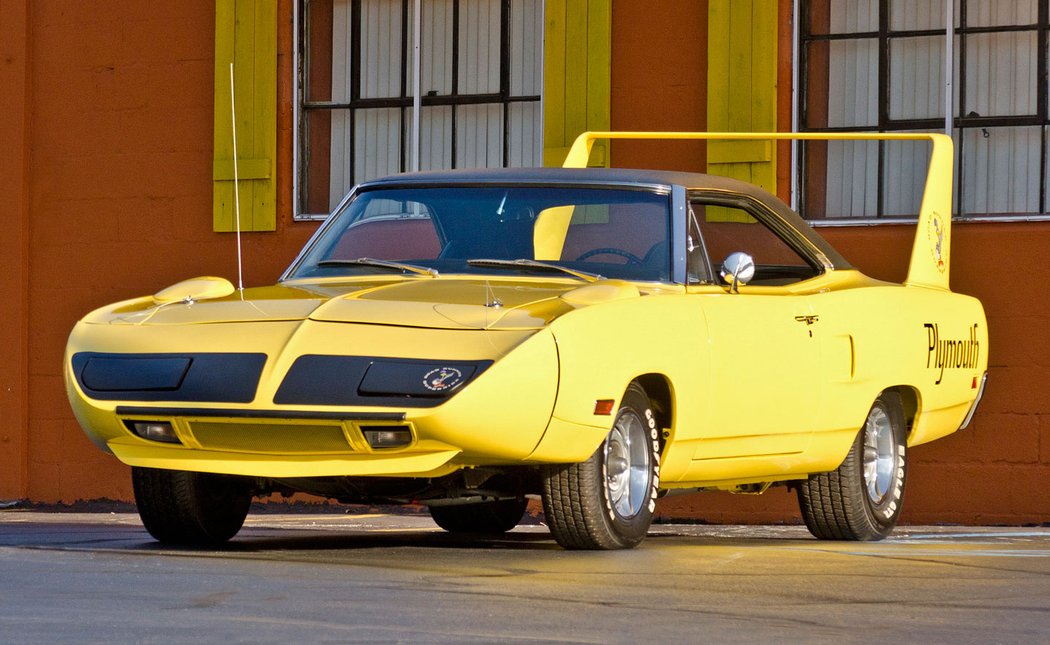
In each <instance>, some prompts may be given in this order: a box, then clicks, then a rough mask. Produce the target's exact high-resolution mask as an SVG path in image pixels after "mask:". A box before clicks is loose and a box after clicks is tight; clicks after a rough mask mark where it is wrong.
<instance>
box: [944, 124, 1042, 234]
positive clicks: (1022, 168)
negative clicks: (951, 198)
mask: <svg viewBox="0 0 1050 645" xmlns="http://www.w3.org/2000/svg"><path fill="white" fill-rule="evenodd" d="M1041 133H1042V128H1039V127H1025V128H966V129H964V130H962V145H961V146H960V148H961V151H960V152H961V155H962V161H963V164H962V176H961V177H960V178H959V185H960V187H961V189H962V199H961V201H962V204H961V209H962V212H964V213H968V214H986V213H1035V212H1039V172H1040V170H1039V169H1040V163H1039V155H1040V143H1041V141H1040V137H1041Z"/></svg>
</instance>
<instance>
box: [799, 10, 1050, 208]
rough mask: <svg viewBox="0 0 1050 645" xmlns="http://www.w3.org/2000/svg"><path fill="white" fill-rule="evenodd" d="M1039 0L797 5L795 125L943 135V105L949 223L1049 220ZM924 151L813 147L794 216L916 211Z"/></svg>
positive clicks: (1043, 27) (858, 145)
mask: <svg viewBox="0 0 1050 645" xmlns="http://www.w3.org/2000/svg"><path fill="white" fill-rule="evenodd" d="M1048 5H1050V3H1048V2H1047V1H1046V0H1041V1H1040V0H996V2H992V1H991V0H954V4H953V5H948V4H947V3H946V2H945V0H849V1H844V2H839V1H838V0H803V1H802V2H801V4H800V14H801V15H800V20H799V56H800V65H799V70H800V71H799V73H800V79H799V80H800V88H801V92H800V104H799V105H798V114H799V126H800V127H799V129H800V130H803V131H818V132H819V131H831V132H833V131H848V130H878V131H882V132H887V131H925V132H930V131H941V132H943V131H945V130H946V128H947V123H946V113H947V109H948V108H947V106H949V105H950V106H951V110H952V115H953V118H952V122H951V127H952V135H953V138H954V140H955V144H956V162H957V166H956V185H955V200H954V201H955V209H956V215H957V216H962V217H969V218H983V217H989V216H990V217H996V218H1002V217H1007V218H1009V217H1011V216H1012V217H1015V218H1031V217H1033V216H1040V215H1045V214H1047V213H1048V212H1050V208H1048V206H1050V204H1048V199H1050V196H1048V195H1047V173H1048V163H1047V161H1048V160H1047V155H1048V147H1047V137H1048V135H1050V120H1048V115H1047V80H1046V76H1047V57H1048V45H1047V30H1048V10H1050V6H1048ZM949 15H951V16H952V23H953V25H954V29H953V33H954V37H953V39H952V42H951V43H948V42H947V38H946V31H947V29H946V25H947V20H948V16H949ZM946 52H951V53H952V55H951V60H952V65H951V72H950V78H949V75H948V73H946V71H945V69H946V65H945V60H946V58H947V56H946ZM946 81H950V84H951V88H952V90H951V92H950V93H949V92H947V91H946V86H947V85H948V83H947V82H946ZM949 99H950V100H949ZM928 157H929V149H928V145H927V144H920V143H913V142H899V141H895V142H808V143H806V144H805V145H802V146H800V156H799V161H800V163H799V164H798V169H799V172H800V190H799V191H798V194H797V196H798V199H799V208H800V210H801V211H802V213H803V215H804V216H806V217H807V218H808V219H810V220H818V221H819V220H835V219H844V220H854V219H871V218H881V219H892V218H902V217H914V216H915V215H916V213H918V208H919V200H920V198H921V194H922V186H923V184H924V182H925V171H926V163H927V161H928Z"/></svg>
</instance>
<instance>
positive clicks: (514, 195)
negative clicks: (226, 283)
mask: <svg viewBox="0 0 1050 645" xmlns="http://www.w3.org/2000/svg"><path fill="white" fill-rule="evenodd" d="M332 217H333V219H332V220H331V222H330V223H329V224H328V225H327V226H326V227H325V229H324V232H323V233H322V234H321V235H320V236H319V237H318V239H317V240H316V241H315V242H314V243H313V244H312V245H311V247H310V248H309V249H308V251H307V252H306V254H305V255H304V256H303V259H302V261H301V262H300V263H299V265H298V266H297V267H296V268H295V270H294V271H293V273H292V274H291V275H290V276H289V277H290V278H293V279H294V278H309V277H329V276H344V275H345V276H358V275H368V274H390V273H391V272H401V273H405V274H427V273H428V272H429V273H431V274H435V275H439V274H442V273H468V274H493V273H508V274H514V273H517V274H526V275H545V276H557V275H559V274H561V276H562V277H567V278H571V277H573V276H574V275H577V276H584V277H586V276H594V277H595V278H601V277H604V278H619V279H624V280H642V281H668V280H670V275H671V252H670V244H669V243H668V235H669V222H670V196H669V194H668V193H666V192H661V191H657V190H653V189H646V190H635V189H628V188H621V187H616V188H578V187H556V186H555V187H552V186H549V185H539V184H537V185H521V184H518V185H514V186H482V187H478V186H437V187H420V188H416V187H404V186H400V187H381V186H380V187H374V188H371V189H366V190H364V191H362V192H361V193H359V194H358V195H357V196H356V197H355V198H354V199H353V200H352V201H350V203H348V204H347V205H346V206H345V207H344V208H343V209H342V210H341V211H339V212H337V213H335V214H334V215H333V216H332ZM479 260H480V261H479ZM486 260H487V262H486ZM518 260H524V261H523V262H518Z"/></svg>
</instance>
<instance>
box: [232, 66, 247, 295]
mask: <svg viewBox="0 0 1050 645" xmlns="http://www.w3.org/2000/svg"><path fill="white" fill-rule="evenodd" d="M233 94H234V88H233V63H230V119H231V122H232V123H233V219H234V222H236V224H237V228H236V231H237V290H238V291H241V292H243V291H244V264H243V262H242V260H241V191H240V183H241V182H240V178H239V177H238V176H237V103H236V101H235V100H234V97H233Z"/></svg>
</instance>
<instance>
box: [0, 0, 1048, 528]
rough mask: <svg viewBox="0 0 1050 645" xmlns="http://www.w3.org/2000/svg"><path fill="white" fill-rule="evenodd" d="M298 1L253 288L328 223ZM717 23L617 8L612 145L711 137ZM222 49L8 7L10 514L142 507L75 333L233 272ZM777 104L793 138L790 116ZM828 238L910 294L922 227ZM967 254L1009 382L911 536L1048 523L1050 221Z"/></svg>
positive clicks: (673, 504) (695, 153)
mask: <svg viewBox="0 0 1050 645" xmlns="http://www.w3.org/2000/svg"><path fill="white" fill-rule="evenodd" d="M291 3H292V0H279V3H278V4H279V15H280V16H281V19H280V27H279V29H280V36H279V51H280V52H281V54H280V60H279V78H280V87H279V93H278V94H279V102H280V105H279V112H278V113H279V123H278V127H279V130H280V134H279V143H278V147H279V155H278V170H277V172H278V177H279V180H280V185H279V191H278V223H277V231H275V232H273V233H251V234H247V235H246V237H245V257H246V264H245V271H246V273H245V278H246V282H247V283H248V284H259V283H266V282H271V281H273V280H274V279H275V278H276V277H277V276H278V274H279V273H280V272H281V270H282V269H283V268H284V266H285V265H286V264H287V263H288V262H289V261H290V259H291V258H292V256H293V255H294V253H295V251H296V250H297V249H298V248H299V247H300V246H301V245H302V244H303V243H304V241H305V239H306V238H307V237H308V236H309V235H310V233H312V231H313V230H314V229H315V227H316V225H314V224H302V223H294V222H292V221H291V210H292V209H291V176H292V171H291V150H292V138H291V127H292V123H291V98H292V97H291V87H290V79H291V78H292V70H291V56H290V52H291V43H292V39H291V19H290V16H291V6H292V4H291ZM788 6H789V3H788V2H787V0H785V1H784V2H782V9H781V11H782V14H783V16H782V18H784V19H782V20H781V24H782V25H783V29H784V34H785V37H786V38H789V37H790V24H789V20H788V19H787V18H789V17H790V13H789V12H786V11H785V9H784V7H788ZM706 16H707V7H706V2H703V1H700V2H677V1H675V0H657V1H654V2H647V3H639V2H627V1H626V0H614V3H613V70H612V72H613V76H612V92H613V95H612V122H613V123H612V124H613V127H614V128H619V129H644V128H658V129H664V128H666V129H703V128H704V125H705V123H706V98H705V87H706V75H705V70H706V55H707V54H706V39H705V33H706V29H707V22H706V20H707V19H706ZM213 41H214V2H212V0H191V1H188V2H178V3H142V2H138V1H137V0H93V1H87V0H85V1H83V2H81V1H78V2H68V1H66V0H0V114H3V115H4V118H3V119H0V191H2V192H3V194H4V196H5V198H4V201H3V206H2V207H0V208H2V210H0V223H2V225H3V226H4V230H5V234H4V235H2V236H0V257H2V258H3V265H2V270H0V302H2V303H3V310H2V313H3V315H0V338H3V339H4V342H3V344H2V345H0V499H12V498H23V497H28V498H29V499H32V500H34V501H41V502H56V501H64V502H72V501H75V500H77V499H94V498H115V499H125V500H126V499H130V497H131V491H130V487H129V484H128V476H127V469H126V468H125V467H124V466H122V465H120V464H118V463H117V462H116V460H115V459H113V458H112V457H109V456H106V455H103V454H102V453H100V452H99V451H98V450H96V449H95V448H94V447H93V446H91V445H89V443H88V442H87V440H86V439H85V438H84V435H83V433H82V432H81V431H80V429H79V428H78V427H77V425H76V422H75V421H74V420H73V418H72V415H71V413H70V411H69V407H68V404H67V402H66V400H65V394H64V388H63V384H62V380H61V362H62V351H63V348H64V345H65V340H66V335H67V334H68V332H69V329H70V328H71V327H72V325H73V323H74V322H75V321H76V320H77V319H78V318H79V317H80V316H82V315H83V314H84V313H86V312H87V311H89V310H91V309H92V308H94V307H96V306H99V305H102V304H105V303H108V302H112V301H115V300H119V299H123V298H128V297H132V296H136V295H141V294H144V293H151V292H154V291H156V290H157V289H159V288H161V287H163V286H166V285H168V284H171V283H173V282H175V281H177V280H180V279H182V278H185V277H189V276H194V275H205V274H215V275H225V276H228V277H232V276H233V275H235V273H236V267H235V256H234V247H233V238H232V237H231V236H230V235H228V234H217V233H213V232H212V230H211V221H212V218H211V194H212V193H211V142H212V95H211V93H212V86H213V81H212V73H213V51H214V42H213ZM789 44H790V41H788V42H787V44H786V46H785V47H784V48H782V51H781V53H782V54H783V53H784V51H785V50H786V51H790V49H789V47H788V46H787V45H789ZM785 60H787V59H786V58H785V57H784V56H783V55H782V56H781V61H782V63H781V69H782V73H781V75H780V86H781V88H782V91H783V92H786V91H787V90H786V88H787V87H789V85H790V83H789V81H790V67H789V66H786V65H789V64H788V63H785V62H784V61H785ZM779 105H780V111H781V115H780V118H779V121H780V123H781V128H782V129H787V127H788V124H789V122H790V121H789V120H788V119H789V115H790V100H789V99H788V100H781V101H780V103H779ZM703 159H704V154H703V146H702V144H701V143H698V142H690V143H683V144H680V145H679V147H674V146H672V147H669V148H659V149H655V150H654V149H652V148H646V147H645V146H632V145H631V144H629V143H626V144H624V145H623V146H621V145H619V144H618V145H617V146H616V148H615V149H614V151H613V160H614V163H615V164H616V165H619V166H640V167H665V168H681V169H689V170H702V169H703ZM780 168H781V171H782V172H781V175H782V176H781V177H780V180H781V186H782V187H783V186H786V180H787V175H785V174H784V172H783V170H784V168H786V164H784V163H783V162H782V163H781V164H780ZM782 190H783V188H782ZM823 233H824V234H825V235H826V236H827V237H828V238H829V239H831V241H832V243H834V244H835V245H836V246H837V247H838V248H839V249H840V250H842V251H843V253H844V254H845V255H846V257H848V258H850V259H851V261H853V262H854V263H855V264H857V265H858V266H859V267H860V268H862V269H864V270H865V271H867V272H869V273H871V274H872V275H875V276H876V277H882V278H887V279H897V280H899V279H901V278H902V277H903V272H904V267H905V265H906V259H907V257H908V253H909V247H910V243H911V235H912V232H911V230H910V228H909V227H904V226H879V227H870V228H828V229H823ZM954 243H955V247H954V259H955V261H954V264H953V286H954V287H955V289H956V290H959V291H962V292H965V293H971V294H973V295H977V296H979V297H981V298H982V299H983V300H984V302H985V306H986V308H987V310H988V317H989V325H990V329H991V357H992V372H991V377H990V382H989V387H988V392H987V397H986V400H985V403H984V405H983V407H982V409H981V412H980V414H979V415H978V417H977V418H976V419H975V422H974V425H973V426H972V427H971V428H970V429H968V430H966V431H964V432H962V433H959V434H957V435H955V436H953V437H951V438H949V439H947V440H944V441H941V442H938V443H935V444H932V445H929V446H924V447H920V448H917V449H915V450H914V451H913V452H912V453H911V456H912V458H913V459H914V462H913V464H914V468H913V470H912V473H911V475H912V479H911V482H910V491H909V500H908V504H907V506H906V510H905V521H910V522H993V523H994V522H1003V523H1019V522H1043V521H1046V520H1047V519H1050V495H1047V494H1046V493H1045V490H1046V482H1047V481H1050V396H1048V395H1047V392H1050V340H1048V337H1047V334H1046V331H1045V330H1046V329H1047V328H1048V327H1050V298H1048V295H1050V293H1048V291H1050V288H1048V287H1047V285H1048V284H1050V264H1048V263H1047V262H1046V261H1045V259H1044V253H1043V250H1044V249H1045V248H1048V246H1050V224H1045V223H1028V224H965V225H958V226H957V227H956V228H955V237H954ZM660 509H661V513H663V514H665V515H675V516H679V517H692V518H699V519H705V520H707V521H794V520H797V518H798V512H797V508H796V506H795V503H794V499H793V497H791V496H790V495H788V494H787V493H786V492H785V491H784V490H782V489H780V490H773V491H770V492H769V493H767V494H766V495H763V496H760V497H743V496H729V495H727V494H704V495H692V496H681V497H674V498H668V499H666V500H663V501H662V502H661V506H660Z"/></svg>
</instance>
